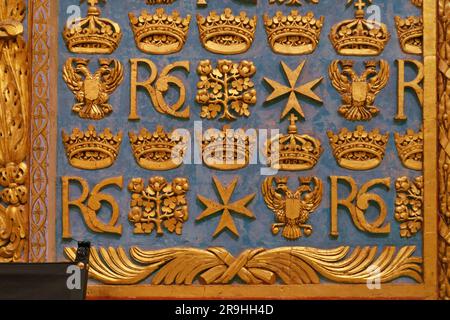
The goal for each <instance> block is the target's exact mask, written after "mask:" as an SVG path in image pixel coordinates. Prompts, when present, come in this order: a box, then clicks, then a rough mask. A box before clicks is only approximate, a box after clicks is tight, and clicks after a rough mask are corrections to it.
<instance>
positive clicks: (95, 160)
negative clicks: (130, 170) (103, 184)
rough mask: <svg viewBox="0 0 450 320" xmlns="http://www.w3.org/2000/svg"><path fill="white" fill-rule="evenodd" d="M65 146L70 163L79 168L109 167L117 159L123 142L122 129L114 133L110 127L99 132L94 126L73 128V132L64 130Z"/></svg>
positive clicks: (95, 168)
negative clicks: (83, 128) (83, 129)
mask: <svg viewBox="0 0 450 320" xmlns="http://www.w3.org/2000/svg"><path fill="white" fill-rule="evenodd" d="M62 139H63V143H64V148H65V149H66V155H67V159H68V160H69V163H70V164H71V165H72V166H73V167H75V168H79V169H84V170H98V169H104V168H108V167H110V166H112V165H113V163H114V162H115V161H116V159H117V157H118V155H119V150H120V145H121V143H122V131H119V133H118V134H117V135H114V134H113V133H112V132H111V130H110V129H109V128H106V129H105V130H104V131H103V132H99V133H97V130H96V129H95V127H94V126H92V125H91V126H89V127H88V129H87V130H86V131H81V130H80V129H79V128H75V129H73V131H72V133H71V134H68V133H66V132H65V131H64V130H63V131H62Z"/></svg>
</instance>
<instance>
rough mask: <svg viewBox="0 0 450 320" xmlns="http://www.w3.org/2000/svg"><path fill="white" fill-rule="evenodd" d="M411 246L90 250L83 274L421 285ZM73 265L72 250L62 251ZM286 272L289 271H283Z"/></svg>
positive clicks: (187, 280)
mask: <svg viewBox="0 0 450 320" xmlns="http://www.w3.org/2000/svg"><path fill="white" fill-rule="evenodd" d="M415 250H416V247H414V246H407V247H402V248H400V249H398V250H396V248H395V247H385V248H383V249H382V250H381V251H379V250H378V248H377V247H357V248H355V249H353V250H352V249H350V247H339V248H336V249H329V250H321V249H315V248H304V247H284V248H276V249H262V248H261V249H247V250H245V251H243V252H242V253H241V254H239V256H237V257H235V256H233V255H232V254H231V253H229V252H228V251H227V250H225V249H224V248H217V247H213V248H209V249H206V250H203V249H194V248H169V249H162V250H155V251H150V250H142V249H139V248H137V247H132V248H131V249H130V255H131V258H129V257H128V256H127V254H126V252H125V250H124V249H123V248H122V247H119V248H117V249H115V248H108V249H107V248H93V249H91V256H92V258H91V264H90V269H89V274H90V276H91V277H92V278H94V279H96V280H99V281H101V282H103V283H105V284H114V285H127V284H136V283H139V282H142V281H144V280H145V279H146V278H148V277H150V276H152V280H151V282H152V284H154V285H182V284H186V285H189V284H192V283H194V282H199V283H200V284H205V285H217V284H229V283H232V282H234V281H235V280H237V279H240V280H241V281H242V282H243V283H246V284H275V283H284V284H298V285H302V284H318V283H320V282H321V280H320V276H322V277H324V278H326V279H327V280H330V281H333V282H337V283H350V284H366V283H367V281H368V280H370V279H372V278H373V277H374V274H372V273H371V272H370V270H373V268H374V267H375V266H382V267H381V269H378V270H379V273H377V277H379V279H380V281H381V282H382V283H386V282H390V281H393V280H395V279H398V278H400V277H409V278H411V279H413V280H414V281H416V282H418V283H422V282H423V278H422V266H421V265H422V258H418V257H414V256H413V254H414V251H415ZM65 253H66V255H67V257H68V258H69V259H70V260H72V261H74V259H75V253H76V248H66V249H65ZM285 270H289V272H285Z"/></svg>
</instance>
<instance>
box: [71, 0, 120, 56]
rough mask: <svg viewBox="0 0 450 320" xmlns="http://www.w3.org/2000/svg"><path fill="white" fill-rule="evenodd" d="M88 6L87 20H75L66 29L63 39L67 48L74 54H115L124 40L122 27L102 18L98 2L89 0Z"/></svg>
mask: <svg viewBox="0 0 450 320" xmlns="http://www.w3.org/2000/svg"><path fill="white" fill-rule="evenodd" d="M105 1H106V0H105ZM88 4H89V9H88V12H87V17H86V18H82V19H81V20H78V19H77V20H74V21H72V22H71V24H70V25H66V26H65V27H64V31H63V37H64V41H65V42H66V45H67V48H68V49H69V51H70V52H73V53H84V54H110V53H113V52H114V51H115V50H116V49H117V48H118V47H119V44H120V41H121V40H122V31H121V30H120V26H119V25H118V24H117V23H115V22H114V21H112V20H109V19H105V18H101V17H100V15H101V11H100V9H99V8H98V7H97V6H96V4H98V0H88Z"/></svg>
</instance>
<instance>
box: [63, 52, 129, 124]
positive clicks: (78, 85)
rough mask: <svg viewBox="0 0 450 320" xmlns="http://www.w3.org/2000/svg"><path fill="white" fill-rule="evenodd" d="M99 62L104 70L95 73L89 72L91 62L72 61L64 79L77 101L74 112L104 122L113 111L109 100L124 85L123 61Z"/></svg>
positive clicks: (64, 72) (71, 59)
mask: <svg viewBox="0 0 450 320" xmlns="http://www.w3.org/2000/svg"><path fill="white" fill-rule="evenodd" d="M98 61H99V64H100V68H99V69H98V70H97V71H96V72H95V73H91V71H90V70H89V59H82V58H69V59H67V61H66V63H65V65H64V68H63V79H64V81H65V82H66V84H67V87H68V88H69V89H70V90H71V91H72V93H73V95H74V96H75V99H76V101H77V103H76V104H74V105H73V107H72V111H73V112H76V113H77V114H78V115H79V116H80V118H83V119H90V120H101V119H103V118H104V117H106V116H107V115H109V114H110V113H111V112H112V111H113V108H112V106H111V105H110V104H109V103H108V101H109V96H110V94H112V93H113V92H114V91H115V90H116V89H117V88H118V87H119V86H120V84H121V83H122V81H123V66H122V63H120V61H119V60H117V59H99V60H98ZM111 65H113V66H112V67H111Z"/></svg>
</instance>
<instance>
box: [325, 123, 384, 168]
mask: <svg viewBox="0 0 450 320" xmlns="http://www.w3.org/2000/svg"><path fill="white" fill-rule="evenodd" d="M328 138H329V140H330V141H329V142H330V146H331V148H332V149H333V154H334V157H335V158H336V161H337V162H338V164H339V165H340V166H341V167H343V168H345V169H350V170H370V169H373V168H376V167H378V166H379V165H380V163H381V162H382V161H383V159H384V155H385V152H386V146H387V143H388V141H389V133H386V134H382V133H380V130H378V129H375V130H373V131H372V132H367V131H365V130H364V128H363V126H357V127H356V130H355V131H353V132H352V131H349V130H348V129H347V128H343V129H342V130H341V131H340V132H339V134H337V135H335V134H334V133H333V132H331V131H328Z"/></svg>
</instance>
